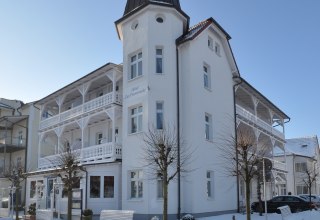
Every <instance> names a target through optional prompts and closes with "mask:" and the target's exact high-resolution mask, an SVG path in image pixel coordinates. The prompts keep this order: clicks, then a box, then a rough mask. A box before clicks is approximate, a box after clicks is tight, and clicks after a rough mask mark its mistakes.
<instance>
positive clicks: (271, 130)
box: [236, 105, 285, 139]
mask: <svg viewBox="0 0 320 220" xmlns="http://www.w3.org/2000/svg"><path fill="white" fill-rule="evenodd" d="M236 111H237V114H238V115H240V116H241V117H243V118H245V119H247V120H249V121H250V122H252V123H254V124H256V125H258V126H259V127H260V128H261V129H263V130H265V131H267V132H269V133H271V134H273V135H275V136H277V137H279V138H281V139H284V138H285V137H284V134H283V133H282V132H280V131H278V130H277V129H275V128H274V127H273V126H272V125H270V124H268V123H267V122H265V121H263V120H262V119H260V118H258V117H257V116H255V115H254V114H252V113H251V112H249V111H248V110H246V109H244V108H243V107H241V106H239V105H236Z"/></svg>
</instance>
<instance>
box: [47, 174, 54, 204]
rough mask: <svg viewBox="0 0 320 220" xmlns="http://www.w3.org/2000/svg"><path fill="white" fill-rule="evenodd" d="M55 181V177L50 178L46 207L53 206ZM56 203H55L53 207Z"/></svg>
mask: <svg viewBox="0 0 320 220" xmlns="http://www.w3.org/2000/svg"><path fill="white" fill-rule="evenodd" d="M54 181H55V178H48V182H47V202H46V208H47V209H50V208H51V194H52V195H54V194H53V183H54ZM54 206H55V204H53V207H54Z"/></svg>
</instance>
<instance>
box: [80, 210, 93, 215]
mask: <svg viewBox="0 0 320 220" xmlns="http://www.w3.org/2000/svg"><path fill="white" fill-rule="evenodd" d="M82 214H83V215H84V216H90V215H93V212H92V210H91V209H85V210H83V211H82Z"/></svg>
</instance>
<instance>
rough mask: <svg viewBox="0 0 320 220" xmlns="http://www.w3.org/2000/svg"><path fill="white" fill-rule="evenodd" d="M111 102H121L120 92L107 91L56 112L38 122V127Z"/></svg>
mask: <svg viewBox="0 0 320 220" xmlns="http://www.w3.org/2000/svg"><path fill="white" fill-rule="evenodd" d="M112 103H116V104H122V94H121V93H119V92H115V93H108V94H106V95H103V96H101V97H98V98H95V99H93V100H90V101H88V102H85V103H84V104H82V105H79V106H76V107H74V108H72V109H69V110H67V111H65V112H62V113H60V115H59V114H58V115H54V116H52V117H50V118H46V119H44V120H42V121H41V122H40V129H44V128H47V127H50V126H53V125H55V124H58V123H60V122H63V121H66V120H69V119H72V118H75V117H77V116H79V115H81V114H85V113H88V112H91V111H95V110H97V109H99V108H102V107H105V106H107V105H110V104H112Z"/></svg>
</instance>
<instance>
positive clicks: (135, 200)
mask: <svg viewBox="0 0 320 220" xmlns="http://www.w3.org/2000/svg"><path fill="white" fill-rule="evenodd" d="M128 202H143V199H142V198H141V199H135V198H130V199H128Z"/></svg>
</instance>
